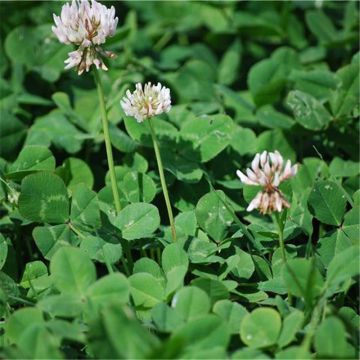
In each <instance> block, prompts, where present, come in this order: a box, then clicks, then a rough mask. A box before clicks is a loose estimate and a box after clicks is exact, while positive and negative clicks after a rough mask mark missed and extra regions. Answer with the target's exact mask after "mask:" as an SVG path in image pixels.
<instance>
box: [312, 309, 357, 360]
mask: <svg viewBox="0 0 360 360" xmlns="http://www.w3.org/2000/svg"><path fill="white" fill-rule="evenodd" d="M314 340H315V341H314V345H315V350H316V352H317V354H318V355H319V356H321V358H331V359H334V358H336V359H354V358H356V350H355V349H354V348H353V347H352V346H351V345H350V344H348V343H347V341H346V329H345V326H344V325H343V323H342V322H341V321H340V320H339V319H337V318H335V317H333V316H331V317H329V318H327V319H325V320H324V321H323V322H322V323H321V324H320V326H319V327H318V328H317V329H316V332H315V339H314Z"/></svg>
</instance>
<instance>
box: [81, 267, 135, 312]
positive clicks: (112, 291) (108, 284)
mask: <svg viewBox="0 0 360 360" xmlns="http://www.w3.org/2000/svg"><path fill="white" fill-rule="evenodd" d="M87 297H88V299H89V302H90V303H91V306H93V305H95V306H106V305H107V304H108V303H111V302H113V303H115V302H116V303H117V304H126V303H128V301H129V298H130V285H129V281H128V279H127V278H126V277H125V276H124V275H123V274H120V273H113V274H109V275H106V276H104V277H102V278H101V279H99V280H98V281H96V282H95V283H93V284H92V285H91V286H90V287H89V289H88V290H87Z"/></svg>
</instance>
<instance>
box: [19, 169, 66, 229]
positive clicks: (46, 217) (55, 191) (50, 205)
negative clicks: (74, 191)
mask: <svg viewBox="0 0 360 360" xmlns="http://www.w3.org/2000/svg"><path fill="white" fill-rule="evenodd" d="M19 211H20V213H21V215H22V216H24V217H25V218H26V219H28V220H31V221H36V222H45V223H50V224H51V223H55V224H59V223H63V222H65V221H66V220H67V219H68V218H69V199H68V195H67V190H66V187H65V184H64V182H63V181H62V180H61V178H59V177H58V176H57V175H54V174H51V173H46V172H43V173H38V174H32V175H28V176H26V177H25V178H24V179H23V181H22V183H21V194H20V197H19Z"/></svg>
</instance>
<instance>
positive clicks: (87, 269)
mask: <svg viewBox="0 0 360 360" xmlns="http://www.w3.org/2000/svg"><path fill="white" fill-rule="evenodd" d="M50 273H51V277H52V279H53V282H54V285H55V287H56V288H57V289H58V290H59V291H61V292H62V293H63V294H77V295H79V296H83V295H84V294H85V293H86V291H87V289H88V287H89V286H90V285H91V284H92V283H93V282H95V280H96V269H95V266H94V264H93V263H92V262H91V260H90V259H89V257H88V256H87V255H85V254H84V252H83V251H81V250H80V249H78V248H73V247H62V248H61V249H59V250H58V251H57V252H56V253H55V255H54V256H53V257H52V259H51V262H50Z"/></svg>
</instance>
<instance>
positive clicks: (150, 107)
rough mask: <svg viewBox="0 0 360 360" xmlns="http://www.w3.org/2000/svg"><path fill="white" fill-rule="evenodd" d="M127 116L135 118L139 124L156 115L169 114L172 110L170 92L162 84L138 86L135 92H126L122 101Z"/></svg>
mask: <svg viewBox="0 0 360 360" xmlns="http://www.w3.org/2000/svg"><path fill="white" fill-rule="evenodd" d="M120 104H121V107H122V108H123V110H124V112H125V114H126V115H127V116H133V117H134V118H135V119H136V120H137V122H143V121H144V120H145V119H149V118H151V117H153V116H155V115H159V114H162V113H163V112H169V111H170V109H171V98H170V90H169V89H168V88H166V87H165V86H162V85H161V84H160V83H158V84H157V85H152V84H151V83H150V82H148V83H147V84H145V85H144V88H143V86H142V84H140V83H138V84H136V88H135V91H134V92H133V93H131V92H130V91H129V90H127V91H126V96H124V97H123V98H122V100H121V101H120Z"/></svg>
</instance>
